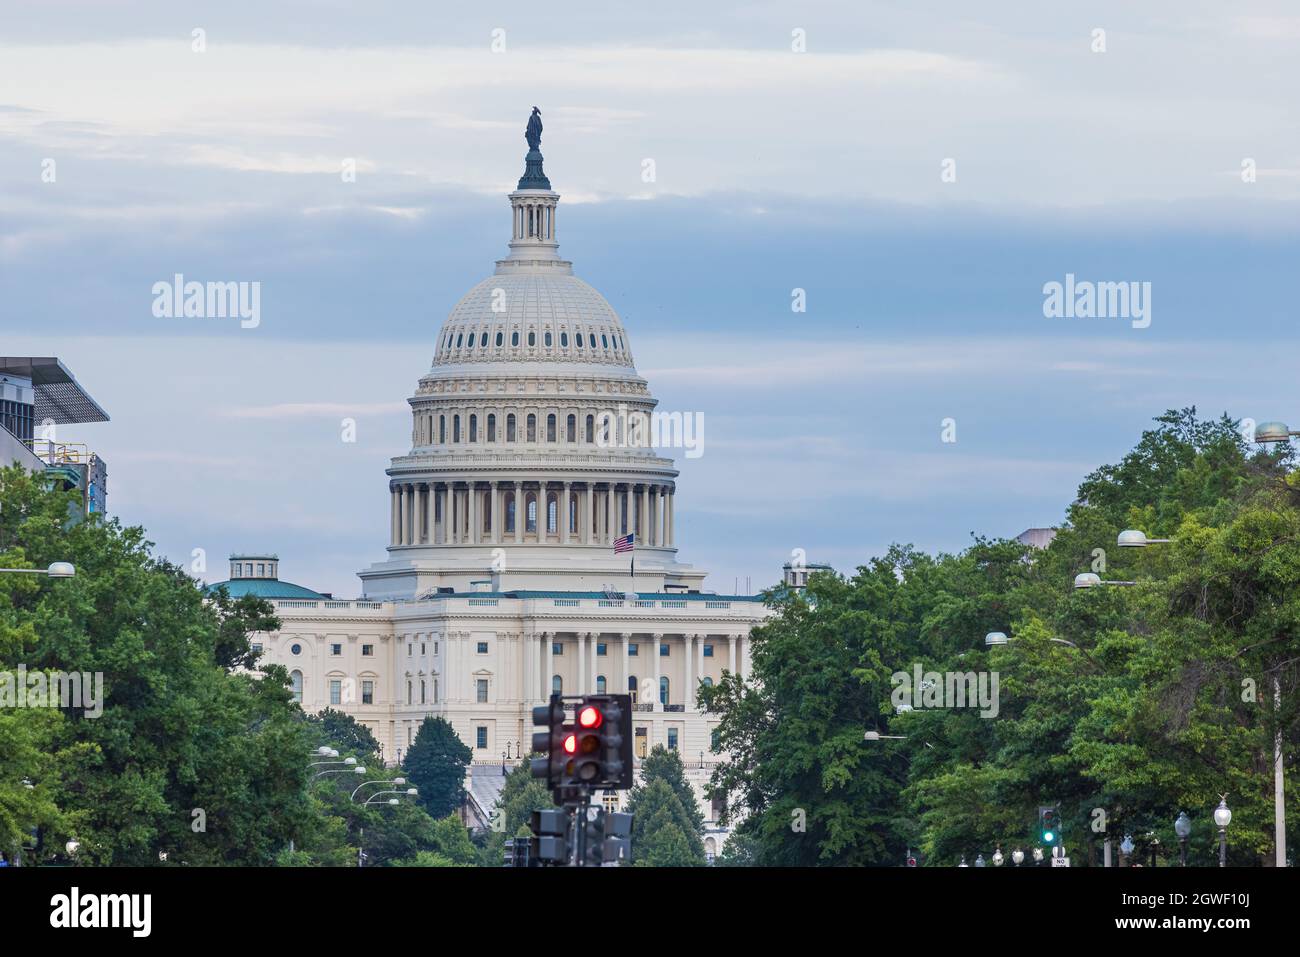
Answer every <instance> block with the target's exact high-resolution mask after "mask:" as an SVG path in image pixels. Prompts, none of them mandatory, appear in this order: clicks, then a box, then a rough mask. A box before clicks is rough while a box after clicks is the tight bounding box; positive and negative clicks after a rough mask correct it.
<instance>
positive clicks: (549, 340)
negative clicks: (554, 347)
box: [545, 329, 551, 349]
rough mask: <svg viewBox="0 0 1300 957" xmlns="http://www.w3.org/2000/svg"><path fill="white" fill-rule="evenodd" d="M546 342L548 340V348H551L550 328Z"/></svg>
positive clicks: (547, 331)
mask: <svg viewBox="0 0 1300 957" xmlns="http://www.w3.org/2000/svg"><path fill="white" fill-rule="evenodd" d="M545 342H546V348H548V349H549V348H551V331H550V330H549V329H548V330H546V339H545Z"/></svg>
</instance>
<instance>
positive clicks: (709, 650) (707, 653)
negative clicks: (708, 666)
mask: <svg viewBox="0 0 1300 957" xmlns="http://www.w3.org/2000/svg"><path fill="white" fill-rule="evenodd" d="M704 657H705V658H712V657H713V646H712V645H705V646H704Z"/></svg>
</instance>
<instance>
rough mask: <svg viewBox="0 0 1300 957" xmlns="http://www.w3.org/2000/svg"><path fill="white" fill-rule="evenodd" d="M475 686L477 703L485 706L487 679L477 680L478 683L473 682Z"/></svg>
mask: <svg viewBox="0 0 1300 957" xmlns="http://www.w3.org/2000/svg"><path fill="white" fill-rule="evenodd" d="M475 684H476V686H477V688H478V703H479V704H487V694H488V684H487V679H486V678H479V679H478V681H477V682H475Z"/></svg>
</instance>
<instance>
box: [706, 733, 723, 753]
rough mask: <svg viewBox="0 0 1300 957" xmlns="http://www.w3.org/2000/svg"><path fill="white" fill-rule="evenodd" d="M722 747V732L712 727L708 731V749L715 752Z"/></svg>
mask: <svg viewBox="0 0 1300 957" xmlns="http://www.w3.org/2000/svg"><path fill="white" fill-rule="evenodd" d="M721 747H722V732H721V731H719V730H718V729H717V728H714V729H713V730H712V731H710V732H709V750H710V751H713V752H714V753H716V752H717V751H718V749H719V748H721Z"/></svg>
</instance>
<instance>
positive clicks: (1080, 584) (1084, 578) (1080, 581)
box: [1074, 572, 1137, 589]
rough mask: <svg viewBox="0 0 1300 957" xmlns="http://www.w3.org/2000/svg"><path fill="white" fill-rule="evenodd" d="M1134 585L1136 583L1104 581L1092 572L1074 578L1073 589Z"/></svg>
mask: <svg viewBox="0 0 1300 957" xmlns="http://www.w3.org/2000/svg"><path fill="white" fill-rule="evenodd" d="M1136 584H1137V582H1120V581H1107V580H1106V579H1104V578H1102V577H1101V576H1100V575H1097V574H1095V573H1093V572H1083V573H1081V574H1079V575H1075V576H1074V587H1075V588H1076V589H1082V588H1096V587H1097V586H1098V585H1136Z"/></svg>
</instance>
